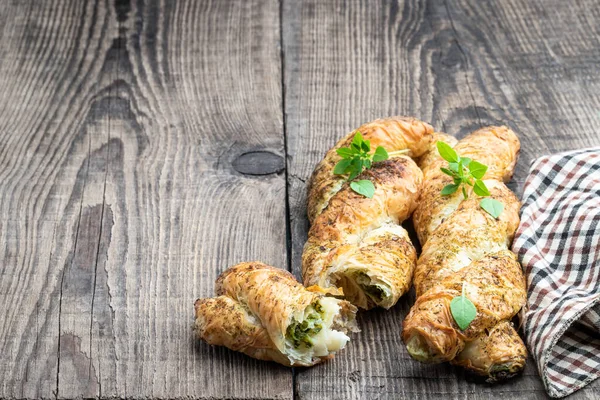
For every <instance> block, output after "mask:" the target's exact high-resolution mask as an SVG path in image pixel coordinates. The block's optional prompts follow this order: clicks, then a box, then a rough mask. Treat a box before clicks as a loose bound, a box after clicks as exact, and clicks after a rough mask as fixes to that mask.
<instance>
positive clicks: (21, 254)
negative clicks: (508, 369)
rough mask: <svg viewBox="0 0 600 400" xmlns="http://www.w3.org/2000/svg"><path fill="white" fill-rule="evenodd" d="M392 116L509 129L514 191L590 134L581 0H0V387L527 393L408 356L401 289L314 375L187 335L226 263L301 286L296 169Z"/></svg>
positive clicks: (593, 135) (539, 389)
mask: <svg viewBox="0 0 600 400" xmlns="http://www.w3.org/2000/svg"><path fill="white" fill-rule="evenodd" d="M389 115H413V116H417V117H419V118H421V119H423V120H425V121H429V122H431V123H432V124H433V125H434V126H435V128H436V129H438V130H443V131H445V132H448V133H451V134H454V135H457V136H459V137H462V136H464V135H465V134H467V133H468V132H470V131H472V130H474V129H476V128H478V127H480V126H483V125H487V124H507V125H509V126H510V127H512V128H513V129H514V130H515V131H516V132H517V133H518V134H519V135H520V138H521V143H522V151H521V158H520V162H519V166H518V169H517V172H516V175H515V179H514V181H513V182H512V184H511V185H512V186H511V187H512V188H513V189H515V190H516V191H517V192H520V191H521V190H522V183H523V180H524V179H525V177H526V174H527V169H528V165H529V163H530V162H531V160H532V159H534V158H535V157H537V156H540V155H542V154H548V153H553V152H558V151H562V150H568V149H575V148H581V147H586V146H591V145H600V133H599V129H598V126H599V125H600V2H598V1H597V0H578V1H575V0H573V1H562V0H546V1H544V0H503V1H482V0H426V1H418V0H399V1H369V2H367V1H341V0H340V1H322V0H321V1H320V0H312V1H295V0H281V1H278V0H265V1H248V0H225V1H224V0H213V1H192V0H188V1H167V0H163V1H144V0H137V1H135V0H132V1H129V0H115V1H110V2H107V1H101V0H98V1H81V0H53V1H8V0H5V1H2V4H1V7H0V199H1V201H0V304H1V305H2V307H1V308H0V397H1V398H74V397H83V398H93V397H100V398H117V397H119V398H122V397H130V398H136V399H137V398H140V399H141V398H191V397H193V398H244V399H246V398H281V399H288V398H300V399H349V398H356V399H359V398H361V399H366V398H368V399H371V398H380V399H386V398H419V399H428V398H459V399H489V398H494V399H506V398H513V399H532V398H533V399H538V398H545V397H546V395H545V392H544V389H543V385H542V382H541V380H540V378H539V377H538V375H537V369H536V367H535V365H534V364H533V361H532V360H530V361H529V363H528V365H527V368H526V370H525V372H524V374H523V375H522V376H520V377H518V378H516V379H514V380H512V381H510V382H509V383H506V384H503V385H498V386H491V385H488V384H484V383H480V382H478V381H477V380H475V379H473V377H470V376H466V375H465V374H464V372H463V371H462V370H460V369H457V368H453V367H451V366H448V365H424V364H420V363H417V362H415V361H413V360H411V359H410V357H409V356H408V354H407V352H406V350H405V347H404V345H403V344H402V342H401V339H400V331H401V325H402V319H403V317H404V316H405V315H406V313H407V310H408V309H409V306H410V304H411V301H412V299H411V298H410V296H406V297H405V298H404V299H402V300H401V301H400V303H399V304H398V305H397V306H396V307H394V308H393V309H392V310H390V311H377V310H376V311H371V312H368V313H362V314H361V315H360V317H359V322H360V327H361V329H362V332H361V333H359V334H356V335H354V337H353V341H352V342H351V343H350V344H349V345H348V347H347V348H346V349H345V350H344V351H342V352H341V353H340V354H339V355H338V356H337V357H336V358H335V360H333V361H331V362H328V363H326V364H324V365H320V366H317V367H314V368H311V369H300V368H298V369H294V370H292V369H288V368H284V367H281V366H279V365H276V364H274V363H267V362H259V361H256V360H253V359H250V358H248V357H246V356H243V355H241V354H238V353H234V352H231V351H229V350H226V349H223V348H215V347H210V346H208V345H206V344H204V343H200V342H198V341H197V340H195V339H194V337H193V334H192V328H191V327H192V323H193V302H194V300H195V299H196V298H197V297H205V296H210V295H211V294H212V293H213V289H214V280H215V278H216V277H217V275H218V274H219V273H220V272H221V271H223V270H224V269H225V268H226V267H228V266H230V265H233V264H235V263H237V262H240V261H245V260H262V261H264V262H267V263H270V264H272V265H275V266H279V267H281V268H287V269H290V270H291V271H292V272H293V273H294V274H295V275H296V276H297V277H298V276H299V271H300V255H301V250H302V246H303V244H304V241H305V239H306V232H307V219H306V216H305V200H306V198H305V197H306V195H305V189H306V180H307V178H308V177H309V175H310V173H311V171H312V169H313V167H314V166H315V164H316V163H317V162H318V161H319V160H320V159H321V157H322V156H323V155H324V153H325V151H326V150H327V149H328V148H329V147H330V146H331V145H332V144H333V143H334V142H335V141H336V140H337V139H338V138H339V137H340V136H341V135H343V134H345V133H346V132H348V131H350V130H351V129H353V128H355V127H357V126H359V125H360V124H361V123H363V122H366V121H369V120H371V119H374V118H377V117H383V116H389ZM572 398H576V399H598V398H600V383H599V382H596V383H594V384H591V385H589V386H588V387H586V388H585V389H583V390H581V391H579V392H578V393H577V394H576V395H574V396H573V397H572Z"/></svg>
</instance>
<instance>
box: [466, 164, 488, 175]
mask: <svg viewBox="0 0 600 400" xmlns="http://www.w3.org/2000/svg"><path fill="white" fill-rule="evenodd" d="M487 169H488V167H487V165H485V164H482V163H480V162H477V161H471V164H470V165H469V171H470V172H471V175H473V177H474V178H475V179H481V178H483V176H484V175H485V173H486V172H487Z"/></svg>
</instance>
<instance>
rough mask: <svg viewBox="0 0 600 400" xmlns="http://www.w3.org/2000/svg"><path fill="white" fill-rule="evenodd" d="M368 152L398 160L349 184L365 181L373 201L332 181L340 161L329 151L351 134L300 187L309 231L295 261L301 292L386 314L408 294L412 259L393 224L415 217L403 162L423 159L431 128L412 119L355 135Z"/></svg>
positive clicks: (418, 175) (417, 176) (410, 168)
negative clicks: (339, 297) (325, 294)
mask: <svg viewBox="0 0 600 400" xmlns="http://www.w3.org/2000/svg"><path fill="white" fill-rule="evenodd" d="M358 131H359V132H361V134H362V135H363V137H364V139H365V140H370V142H371V148H372V150H373V151H374V150H375V148H376V147H377V146H383V147H384V148H385V149H386V150H387V151H388V152H389V153H390V155H392V154H393V153H392V152H396V151H399V150H406V155H401V156H395V157H391V158H390V159H388V160H386V161H381V162H376V163H373V165H372V168H370V169H368V170H366V171H364V172H363V173H362V174H361V175H359V176H358V177H357V178H356V179H357V180H360V179H369V180H370V181H371V182H373V184H374V185H375V194H374V196H373V197H372V198H366V197H364V196H362V195H360V194H357V193H355V192H354V191H353V190H352V189H351V188H350V186H349V183H348V182H346V180H345V178H344V177H341V176H339V175H334V174H333V168H334V166H335V165H336V163H337V162H338V161H340V159H341V157H340V156H339V155H338V154H337V153H336V149H338V148H340V147H347V146H349V145H350V143H351V142H352V139H353V137H354V134H355V132H356V131H353V132H351V133H349V134H348V135H346V137H344V138H343V139H342V140H340V141H339V142H338V143H337V144H336V145H335V146H334V147H333V148H332V149H331V150H329V151H328V152H327V154H326V156H325V158H324V159H323V160H322V161H321V162H320V163H319V164H318V165H317V167H316V168H315V171H314V172H313V174H312V177H311V179H310V182H309V185H308V217H309V220H310V222H311V223H312V226H311V228H310V231H309V233H308V241H307V242H306V244H305V246H304V252H303V254H302V276H303V280H304V284H305V285H306V286H311V285H317V286H319V287H322V288H325V290H327V291H329V292H330V293H332V294H340V292H339V291H338V290H337V288H341V289H342V291H343V295H344V297H345V298H346V300H348V301H350V302H351V303H352V304H354V305H356V306H358V307H361V308H364V309H370V308H372V307H374V306H380V307H383V308H390V307H392V306H393V305H394V304H396V302H397V301H398V299H399V298H400V296H402V295H403V294H404V293H405V292H406V291H407V290H408V289H409V287H410V283H411V280H412V275H413V271H414V268H415V265H416V258H417V256H416V251H415V249H414V247H413V245H412V243H411V242H410V239H409V237H408V233H407V232H406V230H405V229H404V228H402V227H401V226H400V225H399V224H400V223H401V222H402V221H404V220H405V219H407V218H408V217H409V216H410V214H411V213H412V212H413V210H414V209H415V207H416V205H417V203H416V200H417V197H418V195H419V189H420V186H421V181H422V172H421V170H420V169H419V167H418V166H417V165H416V164H415V162H414V161H413V160H412V159H411V158H410V157H418V156H421V155H422V154H424V153H425V151H427V149H428V147H429V143H430V142H431V137H432V133H433V128H432V127H431V126H430V125H429V124H426V123H425V122H421V121H419V120H416V119H414V118H404V117H392V118H386V119H379V120H375V121H373V122H369V123H367V124H364V125H362V126H361V127H360V128H358Z"/></svg>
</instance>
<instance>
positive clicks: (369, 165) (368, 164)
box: [363, 158, 372, 169]
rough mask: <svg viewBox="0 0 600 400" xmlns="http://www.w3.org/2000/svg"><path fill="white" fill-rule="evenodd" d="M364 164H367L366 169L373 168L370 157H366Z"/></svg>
mask: <svg viewBox="0 0 600 400" xmlns="http://www.w3.org/2000/svg"><path fill="white" fill-rule="evenodd" d="M363 165H364V166H365V169H369V168H371V165H372V163H371V160H369V159H368V158H365V159H364V160H363Z"/></svg>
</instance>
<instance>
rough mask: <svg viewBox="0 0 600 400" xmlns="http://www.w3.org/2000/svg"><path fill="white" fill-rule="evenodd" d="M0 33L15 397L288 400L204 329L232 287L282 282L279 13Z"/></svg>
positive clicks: (79, 16) (13, 27)
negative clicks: (226, 273)
mask: <svg viewBox="0 0 600 400" xmlns="http://www.w3.org/2000/svg"><path fill="white" fill-rule="evenodd" d="M0 20H1V21H2V24H1V26H2V30H1V31H0V35H2V37H1V42H0V49H1V51H2V54H3V55H6V56H3V57H2V59H1V62H0V72H1V73H0V93H2V95H1V96H0V143H1V147H0V176H1V179H0V196H1V199H2V201H1V204H0V217H1V219H0V224H1V225H0V235H1V238H0V239H1V240H0V243H1V244H2V247H0V260H1V263H0V271H1V272H0V304H3V305H4V307H2V309H1V310H0V351H1V353H2V357H1V358H0V376H1V377H2V378H0V398H40V397H41V398H57V397H58V398H74V397H83V398H91V397H101V398H116V397H119V398H124V397H131V398H184V397H185V398H188V397H194V398H290V397H292V372H291V371H290V370H289V369H286V368H284V367H280V366H277V365H275V364H273V363H263V362H258V361H255V360H252V359H250V358H247V357H244V356H242V355H240V354H237V353H233V352H230V351H228V350H226V349H221V348H213V347H210V346H208V345H205V344H203V343H199V342H198V341H197V340H195V338H194V336H193V333H192V329H191V327H192V323H193V302H194V300H195V298H196V297H200V296H210V295H211V294H212V292H213V289H214V280H215V278H216V276H217V275H218V274H219V273H220V272H221V271H222V270H223V269H225V268H226V267H228V266H229V265H232V264H235V263H237V262H240V261H246V260H251V259H261V260H263V261H265V262H268V263H270V264H273V265H278V266H281V267H283V268H285V267H286V265H287V258H286V239H285V238H286V235H285V230H286V227H285V226H286V225H285V221H286V215H285V203H286V201H285V185H286V182H285V176H284V173H283V166H282V162H281V160H282V157H283V156H284V137H283V122H282V111H281V110H282V99H281V93H282V88H281V72H280V65H281V63H280V49H279V47H278V41H279V26H280V24H279V4H278V3H277V2H276V1H264V2H257V3H249V2H245V1H203V2H194V1H180V2H167V1H147V2H146V1H132V2H129V1H120V0H118V1H110V2H104V1H97V2H94V1H89V2H81V1H71V2H68V1H53V2H41V3H38V2H35V3H34V2H11V3H6V4H3V7H2V10H1V11H0ZM257 152H258V154H264V153H260V152H266V153H267V154H270V156H268V157H266V158H262V159H261V158H260V157H258V158H256V157H254V158H253V157H250V158H249V157H248V156H245V157H244V156H243V155H244V154H257ZM236 160H237V161H236ZM265 160H266V161H265ZM263 161H264V162H263ZM234 165H237V166H238V167H237V168H234Z"/></svg>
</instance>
